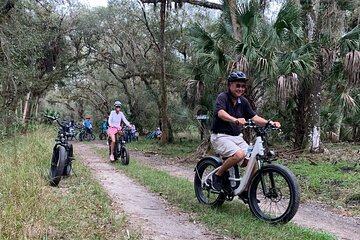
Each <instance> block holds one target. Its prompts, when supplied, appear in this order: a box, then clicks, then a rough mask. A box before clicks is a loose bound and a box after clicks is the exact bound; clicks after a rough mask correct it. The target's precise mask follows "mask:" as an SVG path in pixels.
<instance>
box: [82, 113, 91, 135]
mask: <svg viewBox="0 0 360 240" xmlns="http://www.w3.org/2000/svg"><path fill="white" fill-rule="evenodd" d="M83 124H84V126H85V131H86V132H87V133H90V134H91V133H92V125H91V122H90V117H89V116H85V120H84V122H83Z"/></svg>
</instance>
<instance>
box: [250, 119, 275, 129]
mask: <svg viewBox="0 0 360 240" xmlns="http://www.w3.org/2000/svg"><path fill="white" fill-rule="evenodd" d="M244 128H254V129H264V130H265V131H268V130H278V131H281V129H280V128H278V127H275V126H273V125H271V124H269V123H267V124H266V125H265V126H264V127H260V126H257V125H256V124H255V122H254V121H252V120H250V119H249V120H247V121H246V123H245V124H244Z"/></svg>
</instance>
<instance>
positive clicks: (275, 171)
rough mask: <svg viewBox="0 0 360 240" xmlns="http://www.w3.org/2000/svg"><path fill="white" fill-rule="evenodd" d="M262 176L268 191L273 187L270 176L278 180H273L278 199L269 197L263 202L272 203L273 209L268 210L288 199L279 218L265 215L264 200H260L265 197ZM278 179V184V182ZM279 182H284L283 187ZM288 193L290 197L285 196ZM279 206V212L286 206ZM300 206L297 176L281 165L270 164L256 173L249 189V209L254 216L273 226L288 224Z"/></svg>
mask: <svg viewBox="0 0 360 240" xmlns="http://www.w3.org/2000/svg"><path fill="white" fill-rule="evenodd" d="M262 176H264V179H265V185H266V187H267V191H269V190H271V186H270V185H269V182H270V176H275V177H276V179H275V178H273V180H274V181H275V188H273V189H272V190H274V191H275V192H276V194H277V195H278V197H276V198H275V197H273V199H271V198H269V197H268V198H264V200H263V201H265V203H266V202H267V201H270V206H271V207H270V208H268V209H271V208H274V205H276V204H277V203H278V202H280V201H281V200H284V201H286V199H288V203H287V206H285V207H286V209H284V211H283V212H282V213H281V214H280V215H279V216H271V215H270V214H269V213H265V212H264V211H262V209H261V201H262V200H261V199H258V198H260V196H261V197H264V195H263V192H262V186H261V178H262ZM277 179H278V182H276V180H277ZM279 180H282V181H284V182H283V185H281V184H280V182H279ZM282 190H283V191H282ZM286 191H288V192H289V196H286V195H285V194H284V193H286ZM257 194H259V197H257ZM258 200H259V201H260V203H259V202H258ZM271 204H272V205H271ZM279 205H280V206H279V207H278V206H277V205H276V207H275V208H276V211H278V210H279V209H280V207H283V206H284V204H283V203H280V204H279ZM299 205H300V187H299V184H298V182H297V180H296V177H295V175H294V174H293V173H292V172H291V171H290V170H289V169H288V168H287V167H285V166H282V165H279V164H269V165H266V166H264V167H263V168H262V169H261V170H260V171H257V172H256V173H255V175H254V177H253V179H252V181H251V184H250V187H249V207H250V211H251V212H252V214H253V215H254V216H256V217H257V218H260V219H262V220H264V221H267V222H269V223H272V224H277V223H287V222H289V221H290V220H291V219H292V218H293V217H294V216H295V214H296V212H297V210H298V208H299ZM277 207H278V208H277ZM275 208H274V209H275ZM268 209H267V210H268Z"/></svg>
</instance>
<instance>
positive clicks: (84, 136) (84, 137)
mask: <svg viewBox="0 0 360 240" xmlns="http://www.w3.org/2000/svg"><path fill="white" fill-rule="evenodd" d="M94 140H95V135H94V133H92V132H91V133H90V132H88V131H86V128H85V127H82V128H81V129H80V133H79V141H94Z"/></svg>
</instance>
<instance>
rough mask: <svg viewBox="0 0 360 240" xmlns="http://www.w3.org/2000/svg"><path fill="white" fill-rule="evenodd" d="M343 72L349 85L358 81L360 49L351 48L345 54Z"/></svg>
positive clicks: (359, 74) (359, 80)
mask: <svg viewBox="0 0 360 240" xmlns="http://www.w3.org/2000/svg"><path fill="white" fill-rule="evenodd" d="M344 67H345V74H346V76H347V78H348V82H349V85H355V84H358V83H359V82H360V51H356V50H353V51H351V52H348V53H347V54H346V55H345V64H344Z"/></svg>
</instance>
